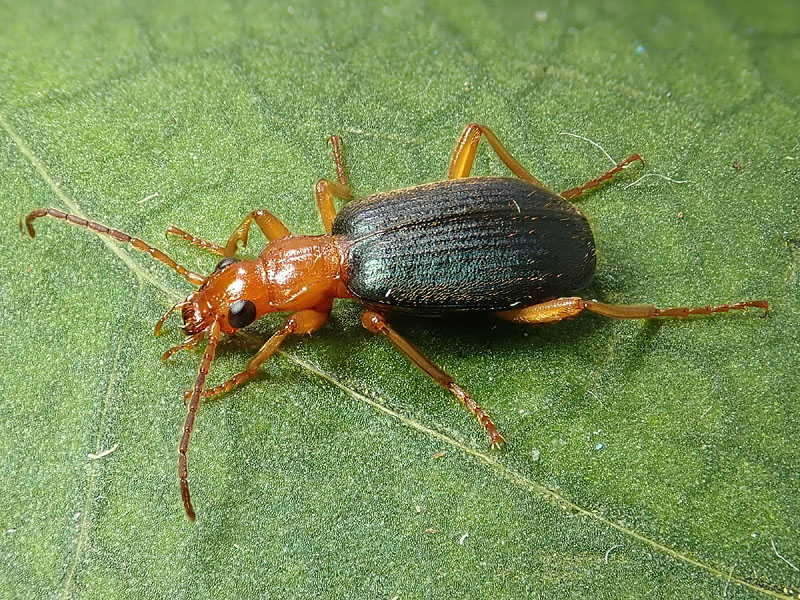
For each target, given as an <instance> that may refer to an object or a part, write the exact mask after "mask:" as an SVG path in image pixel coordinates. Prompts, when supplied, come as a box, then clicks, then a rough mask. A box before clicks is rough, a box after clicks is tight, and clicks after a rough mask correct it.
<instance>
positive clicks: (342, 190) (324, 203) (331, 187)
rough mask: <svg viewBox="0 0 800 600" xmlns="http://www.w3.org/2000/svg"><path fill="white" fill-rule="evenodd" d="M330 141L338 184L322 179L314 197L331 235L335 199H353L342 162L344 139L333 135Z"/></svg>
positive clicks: (323, 222) (315, 188)
mask: <svg viewBox="0 0 800 600" xmlns="http://www.w3.org/2000/svg"><path fill="white" fill-rule="evenodd" d="M328 141H329V142H330V143H331V145H332V146H333V164H334V165H335V167H336V177H337V179H338V181H337V182H333V181H328V180H327V179H320V180H319V181H318V182H317V184H316V185H315V186H314V197H315V198H316V199H317V208H318V209H319V215H320V217H322V224H323V225H324V226H325V231H327V232H328V234H330V232H331V227H332V226H333V219H334V218H335V217H336V207H335V206H334V204H333V198H334V196H336V197H337V198H341V199H342V200H349V199H350V198H351V197H352V194H351V193H350V186H349V185H347V178H346V177H345V174H344V162H343V161H342V149H341V147H340V145H339V144H340V143H341V141H342V138H340V137H339V136H338V135H332V136H331V137H330V138H328Z"/></svg>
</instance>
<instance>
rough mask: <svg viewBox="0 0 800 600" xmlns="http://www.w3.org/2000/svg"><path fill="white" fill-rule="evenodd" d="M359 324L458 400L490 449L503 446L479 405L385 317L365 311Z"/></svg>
mask: <svg viewBox="0 0 800 600" xmlns="http://www.w3.org/2000/svg"><path fill="white" fill-rule="evenodd" d="M361 324H362V325H363V326H364V327H365V328H366V329H367V330H368V331H370V332H371V333H380V334H382V335H384V336H386V337H387V338H389V341H390V342H392V343H393V344H394V345H395V346H396V347H397V349H398V350H400V352H402V353H403V354H405V355H406V357H408V359H409V360H410V361H411V362H413V363H414V364H415V365H417V366H418V367H419V368H420V369H422V370H423V371H424V372H425V373H426V374H427V375H428V376H429V377H430V378H431V379H433V380H434V381H435V382H436V383H438V384H439V385H440V386H442V387H443V388H444V389H446V390H447V391H448V392H450V393H451V394H453V395H454V396H455V397H456V398H458V400H459V401H460V402H461V403H462V404H464V405H465V406H466V407H467V408H468V409H469V411H470V412H471V413H472V414H473V415H475V418H476V419H478V422H479V423H480V424H481V425H483V427H484V429H486V433H488V434H489V442H490V445H491V447H493V448H494V447H497V446H500V445H502V444H503V442H504V441H505V440H504V439H503V436H501V435H500V432H498V431H497V428H496V427H495V425H494V422H493V421H492V419H491V418H490V417H489V415H487V414H486V412H485V411H484V410H483V409H482V408H481V407H480V405H478V403H477V402H475V400H473V399H472V396H470V395H469V394H468V393H467V392H466V391H465V390H464V388H462V387H461V386H460V385H458V384H457V383H456V382H455V381H453V378H452V377H450V375H448V374H447V373H445V372H444V371H442V370H441V369H440V368H439V367H437V366H436V365H435V364H433V363H432V362H431V361H430V359H429V358H428V357H426V356H425V355H424V354H423V353H422V352H420V351H419V349H417V348H416V347H414V346H413V345H412V344H411V343H410V342H409V341H408V340H406V339H405V338H404V337H402V336H401V335H400V334H399V333H397V331H395V330H394V329H392V327H391V326H390V325H389V323H388V322H387V321H386V317H384V316H383V315H381V314H379V313H376V312H374V311H371V310H366V311H364V313H363V314H362V315H361Z"/></svg>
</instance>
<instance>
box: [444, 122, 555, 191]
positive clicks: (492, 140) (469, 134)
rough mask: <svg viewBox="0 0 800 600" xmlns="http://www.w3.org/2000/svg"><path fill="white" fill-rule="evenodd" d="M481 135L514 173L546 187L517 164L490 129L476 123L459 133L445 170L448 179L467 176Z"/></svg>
mask: <svg viewBox="0 0 800 600" xmlns="http://www.w3.org/2000/svg"><path fill="white" fill-rule="evenodd" d="M481 136H483V137H485V138H486V139H487V140H488V142H489V144H490V145H491V146H492V149H493V150H494V151H495V153H497V156H499V157H500V160H502V161H503V162H504V163H505V165H506V166H507V167H508V168H509V169H510V170H511V172H512V173H514V175H516V176H517V177H519V178H520V179H523V180H525V181H530V182H531V183H532V184H534V185H537V186H539V187H540V188H545V189H547V186H545V185H544V184H543V183H542V182H541V181H539V180H538V179H536V177H534V176H533V175H531V174H530V173H529V172H528V170H527V169H526V168H525V167H523V166H522V165H521V164H519V162H518V161H517V159H515V158H514V157H513V156H511V153H510V152H509V151H508V150H506V149H505V147H504V146H503V144H501V143H500V140H498V139H497V136H495V134H494V133H492V131H491V129H489V128H488V127H486V126H485V125H478V124H477V123H470V124H469V125H467V126H466V127H465V128H464V131H463V132H462V133H461V137H460V138H458V142H457V143H456V149H455V151H454V152H453V158H451V159H450V169H449V170H448V171H447V178H448V179H459V178H461V177H469V174H470V172H471V171H472V165H473V164H474V163H475V153H476V152H477V151H478V142H480V141H481Z"/></svg>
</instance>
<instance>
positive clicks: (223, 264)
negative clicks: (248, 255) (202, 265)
mask: <svg viewBox="0 0 800 600" xmlns="http://www.w3.org/2000/svg"><path fill="white" fill-rule="evenodd" d="M235 262H239V259H238V258H223V259H222V260H221V261H219V262H218V263H217V266H216V267H214V270H215V271H219V270H221V269H224V268H225V267H227V266H228V265H232V264H233V263H235Z"/></svg>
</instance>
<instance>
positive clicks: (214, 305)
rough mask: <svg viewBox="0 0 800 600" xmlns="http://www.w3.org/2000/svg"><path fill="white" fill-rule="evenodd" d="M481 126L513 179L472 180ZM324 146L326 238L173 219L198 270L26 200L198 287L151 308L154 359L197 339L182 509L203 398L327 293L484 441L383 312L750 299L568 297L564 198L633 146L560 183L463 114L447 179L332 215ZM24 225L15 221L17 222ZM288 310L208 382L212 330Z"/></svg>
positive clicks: (558, 315)
mask: <svg viewBox="0 0 800 600" xmlns="http://www.w3.org/2000/svg"><path fill="white" fill-rule="evenodd" d="M482 137H484V138H486V140H487V141H488V142H489V144H490V145H491V147H492V149H493V150H494V151H495V152H496V153H497V155H498V156H499V158H500V159H501V160H502V161H503V162H504V163H505V165H506V166H507V167H508V168H509V169H510V171H511V172H512V173H513V174H514V175H516V178H507V177H482V176H481V177H470V176H469V175H470V171H471V170H472V166H473V163H474V161H475V154H476V151H477V149H478V143H479V141H480V140H481V138H482ZM329 142H330V143H331V145H332V147H333V159H334V166H335V169H336V175H337V177H336V181H330V180H328V179H320V180H319V181H318V182H317V184H316V185H315V187H314V195H315V197H316V201H317V207H318V209H319V213H320V216H321V218H322V223H323V225H324V226H325V230H326V234H325V235H312V236H306V235H292V234H291V233H290V232H289V230H288V229H287V228H286V226H285V225H284V224H283V223H282V222H281V221H280V220H279V219H278V218H277V217H275V216H274V215H272V214H270V213H269V212H267V211H265V210H256V211H253V212H251V213H250V214H249V215H247V217H246V218H245V219H244V220H243V221H242V223H241V224H240V225H239V226H238V227H237V228H236V230H235V231H234V232H233V234H232V235H231V236H230V239H229V240H228V242H227V244H225V245H224V246H220V245H217V244H215V243H213V242H209V241H206V240H204V239H201V238H198V237H195V236H194V235H192V234H190V233H187V232H185V231H183V230H182V229H179V228H177V227H175V226H172V225H170V226H169V227H168V228H167V231H166V232H167V234H171V235H176V236H179V237H181V238H183V239H184V240H186V241H187V242H189V243H190V244H194V245H196V246H199V247H200V248H203V249H204V250H207V251H209V252H213V253H214V254H217V255H219V256H222V257H223V258H222V260H221V261H220V262H219V264H217V266H216V269H214V271H213V272H212V273H211V274H210V275H208V276H207V277H204V276H203V275H200V274H199V273H195V272H193V271H190V270H189V269H186V268H185V267H183V266H181V265H179V264H177V263H176V262H175V261H174V260H172V259H171V258H170V257H168V256H167V255H166V254H164V253H163V252H161V251H160V250H158V249H156V248H154V247H152V246H150V245H148V244H146V243H145V242H143V241H142V240H140V239H138V238H135V237H132V236H130V235H128V234H126V233H123V232H121V231H119V230H117V229H112V228H110V227H106V226H105V225H101V224H100V223H96V222H93V221H88V220H86V219H84V218H82V217H79V216H76V215H72V214H67V213H65V212H62V211H60V210H57V209H54V208H41V209H37V210H34V211H32V212H31V213H30V214H28V216H27V217H26V218H25V227H26V229H27V231H28V234H29V235H30V236H31V237H34V235H35V232H34V229H33V221H34V220H35V219H37V218H39V217H45V216H48V217H54V218H57V219H64V220H66V221H68V222H69V223H72V224H74V225H79V226H82V227H87V228H89V229H91V230H93V231H95V232H96V233H98V234H102V235H107V236H110V237H112V238H114V239H116V240H118V241H120V242H124V243H129V244H131V245H132V246H133V247H134V248H136V249H138V250H142V251H144V252H147V253H148V254H150V256H152V257H153V258H155V259H156V260H158V261H161V262H162V263H165V264H166V265H168V266H169V267H171V268H172V269H173V270H175V271H176V272H177V273H178V274H180V275H182V276H183V277H184V278H186V279H187V280H188V281H189V282H190V283H192V284H194V285H196V286H198V289H197V290H196V291H194V292H192V293H191V294H189V296H188V297H187V298H186V299H185V300H183V301H181V302H178V303H177V304H175V305H174V306H172V307H171V308H170V309H169V310H168V311H167V312H166V313H165V314H164V316H162V317H161V319H159V321H158V323H157V324H156V327H155V333H156V335H158V334H159V332H160V330H161V327H162V326H163V324H164V323H165V322H166V320H167V318H168V317H169V316H170V314H172V312H173V311H180V314H181V316H182V317H183V330H184V332H185V333H186V336H187V337H186V339H184V340H183V342H182V343H181V344H179V345H177V346H175V347H173V348H170V349H169V350H167V351H166V352H165V353H164V354H163V355H162V357H161V358H162V359H163V360H167V359H168V358H169V357H170V356H172V355H173V354H175V353H176V352H179V351H180V350H186V349H190V348H194V347H196V346H197V345H199V344H200V343H201V341H202V340H203V339H204V338H205V340H206V348H205V352H204V354H203V358H202V361H201V362H200V369H199V373H198V375H197V378H196V380H195V383H194V387H193V388H192V389H191V391H189V392H187V393H186V400H187V403H188V411H187V415H186V420H185V422H184V426H183V435H182V436H181V439H180V445H179V447H178V477H179V479H180V489H181V497H182V499H183V504H184V508H185V510H186V514H187V515H188V517H189V519H190V520H192V521H194V519H195V511H194V508H193V507H192V503H191V499H190V496H189V484H188V481H187V475H188V471H187V462H186V452H187V450H188V448H189V439H190V436H191V434H192V429H193V428H194V423H195V417H196V415H197V409H198V406H199V404H200V401H201V400H202V399H205V398H209V397H211V396H216V395H217V394H220V393H222V392H227V391H228V390H230V389H231V388H233V387H234V386H237V385H240V384H242V383H244V382H245V381H247V380H248V379H250V378H252V377H253V376H255V375H256V374H257V373H258V369H259V366H260V365H261V363H263V362H264V361H265V360H266V359H268V358H269V357H270V356H272V355H273V354H274V353H275V351H276V350H277V349H278V348H279V347H280V345H281V344H282V343H283V341H284V340H285V339H286V338H287V337H289V336H290V335H301V334H310V333H313V332H315V331H317V330H318V329H319V328H320V327H322V326H323V325H324V324H325V322H326V321H327V320H328V317H329V315H330V312H331V309H332V307H333V300H334V299H335V298H355V299H356V300H359V301H361V303H362V304H363V305H364V312H363V314H362V317H361V322H362V324H363V326H364V327H365V328H366V329H367V330H368V331H370V332H371V333H376V334H381V335H383V336H385V337H386V338H388V339H389V341H390V342H392V343H393V344H394V345H395V346H396V347H397V348H398V349H399V350H400V351H401V352H402V353H403V354H405V355H406V356H407V357H408V358H409V359H410V360H411V362H413V363H414V364H415V365H417V366H418V367H419V368H420V369H422V370H423V371H424V372H425V373H427V374H428V376H430V377H431V378H432V379H433V380H434V381H435V382H436V383H438V384H439V385H440V386H441V387H443V388H444V389H445V390H447V391H448V392H450V393H451V394H453V395H454V396H455V397H456V398H457V399H458V400H459V401H460V402H462V403H463V404H464V405H465V406H466V407H467V408H468V409H469V410H470V412H471V413H472V414H473V415H474V416H475V417H476V418H477V419H478V421H479V422H480V424H481V425H482V426H483V427H484V429H485V430H486V433H487V434H488V435H489V442H490V445H491V446H492V447H495V446H498V445H500V444H502V443H503V442H504V440H503V437H502V436H501V435H500V432H499V431H498V430H497V427H495V424H494V422H493V421H492V419H491V418H490V417H489V415H487V414H486V412H485V411H484V410H483V409H482V408H481V407H480V405H479V404H478V403H477V402H476V401H475V400H474V399H473V398H472V396H470V394H469V393H468V392H467V391H466V390H465V389H464V388H463V387H461V386H460V385H459V384H457V383H456V382H455V381H453V378H452V377H450V375H448V374H447V373H445V372H444V371H443V370H442V369H440V368H439V367H437V366H436V365H435V364H433V363H432V362H431V361H430V360H429V359H428V358H427V357H426V356H425V355H424V354H423V353H422V352H420V350H418V349H417V348H416V347H415V346H413V345H412V344H411V343H410V342H408V341H407V340H406V339H405V338H403V337H402V336H401V335H400V334H399V333H398V332H397V331H396V330H395V329H393V328H392V326H391V325H390V324H389V322H388V320H387V315H388V314H389V313H391V312H397V311H399V312H405V313H410V314H416V315H427V316H433V315H444V314H449V313H463V312H472V311H491V312H492V313H494V314H495V315H496V316H497V317H499V318H501V319H505V320H508V321H513V322H515V323H533V324H542V323H553V322H555V321H560V320H562V319H566V318H570V317H575V316H577V315H578V314H579V313H580V312H582V311H584V310H588V311H591V312H594V313H598V314H600V315H604V316H607V317H613V318H617V319H650V318H654V317H678V318H683V317H687V316H689V315H701V314H703V315H704V314H710V313H717V312H727V311H729V310H740V309H744V308H747V307H757V308H761V309H763V310H764V311H765V313H766V311H767V310H768V304H767V301H766V300H752V301H744V302H736V303H734V304H723V305H720V306H701V307H695V308H688V307H680V308H656V307H655V306H652V305H624V304H607V303H605V302H598V301H596V300H586V299H583V298H580V297H578V296H576V295H575V294H576V293H577V292H579V291H581V290H583V289H585V288H586V287H587V286H588V285H589V283H590V282H591V280H592V277H593V276H594V272H595V244H594V238H593V236H592V230H591V229H590V227H589V223H588V222H587V220H586V218H585V217H584V216H583V214H581V212H580V211H579V210H578V209H577V208H575V206H573V205H572V204H571V203H570V202H569V200H572V199H573V198H576V197H578V196H580V195H581V194H583V193H584V192H586V191H587V190H590V189H592V188H596V187H597V186H599V185H600V184H601V183H603V182H604V181H606V180H608V179H610V178H611V177H612V176H614V175H615V174H616V173H619V172H620V171H622V170H623V169H624V168H625V167H627V166H628V165H630V164H632V163H634V162H636V161H639V162H642V163H643V162H644V161H642V158H641V157H640V156H639V155H638V154H633V155H631V156H629V157H628V158H626V159H625V160H623V161H622V162H620V163H619V164H617V165H616V166H615V167H614V168H612V169H611V170H609V171H608V172H606V173H604V174H602V175H600V176H599V177H597V178H595V179H592V180H591V181H589V182H587V183H585V184H583V185H580V186H577V187H574V188H571V189H568V190H566V191H563V192H560V193H556V192H554V191H552V190H550V189H548V188H547V187H546V186H545V185H544V184H543V183H542V182H541V181H539V180H538V179H536V178H535V177H534V176H533V175H531V174H530V173H529V172H528V171H527V170H526V169H525V168H524V167H523V166H522V165H521V164H520V163H519V162H517V160H516V159H514V157H513V156H511V154H510V153H509V152H508V150H506V149H505V148H504V147H503V145H502V144H501V143H500V141H499V140H498V139H497V137H496V136H495V135H494V134H493V133H492V132H491V130H489V129H488V128H487V127H485V126H483V125H478V124H475V123H472V124H470V125H468V126H467V127H466V128H465V129H464V131H463V133H462V134H461V137H460V138H459V140H458V142H457V143H456V148H455V151H454V152H453V156H452V158H451V160H450V168H449V170H448V174H447V179H446V180H445V181H440V182H436V183H429V184H425V185H419V186H414V187H409V188H404V189H400V190H395V191H390V192H383V193H378V194H374V195H372V196H369V197H367V198H363V199H361V200H357V201H353V202H350V203H348V204H346V205H345V206H344V208H343V209H342V210H341V211H340V212H339V213H338V214H337V212H336V208H335V205H334V197H337V198H340V199H343V200H349V199H350V198H351V193H350V186H349V185H348V183H347V179H346V176H345V170H344V164H343V161H342V153H341V146H340V144H341V140H340V138H339V137H338V136H332V137H331V138H329ZM253 223H255V224H256V225H257V226H258V227H259V228H260V229H261V231H262V232H263V233H264V235H265V236H266V237H267V239H268V240H269V243H268V244H267V246H266V247H265V248H264V249H263V250H262V251H261V253H260V254H259V255H258V257H257V258H256V259H253V260H240V259H237V258H234V254H235V253H236V252H237V251H238V250H239V246H240V244H241V246H242V247H244V246H246V244H247V238H248V233H249V231H250V227H251V225H252V224H253ZM20 230H22V221H20ZM276 311H277V312H288V313H290V314H289V316H288V318H287V319H286V321H285V322H284V324H283V327H281V328H280V330H279V331H278V332H277V333H275V334H274V335H272V337H270V338H269V339H268V340H267V341H266V342H265V343H264V345H263V346H262V347H261V349H260V350H259V351H258V352H257V353H256V354H255V356H253V358H251V359H250V361H249V362H248V363H247V365H246V366H245V368H244V370H242V371H241V372H240V373H238V374H236V375H234V376H233V377H231V378H230V379H228V380H227V381H225V382H223V383H221V384H219V385H215V386H213V387H210V388H206V376H207V375H208V372H209V368H210V367H211V363H212V361H213V360H214V353H215V351H216V348H217V341H218V340H219V338H220V336H221V335H222V334H223V333H225V334H232V333H234V332H236V331H237V330H239V329H241V328H243V327H247V326H248V325H250V324H251V323H253V322H254V321H256V320H257V319H259V318H261V317H262V316H264V315H265V314H268V313H272V312H276Z"/></svg>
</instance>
